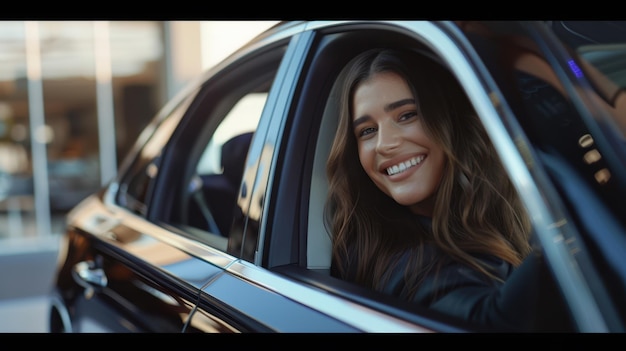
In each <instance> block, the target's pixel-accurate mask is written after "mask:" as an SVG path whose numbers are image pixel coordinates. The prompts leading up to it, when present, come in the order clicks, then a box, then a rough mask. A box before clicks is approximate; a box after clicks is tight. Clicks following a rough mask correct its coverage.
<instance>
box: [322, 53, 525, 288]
mask: <svg viewBox="0 0 626 351" xmlns="http://www.w3.org/2000/svg"><path fill="white" fill-rule="evenodd" d="M347 69H348V71H347V72H346V75H345V80H344V82H343V87H342V90H341V97H340V99H341V101H340V111H339V125H338V128H337V132H336V135H335V139H334V141H333V145H332V148H331V151H330V155H329V158H328V161H327V165H326V167H327V168H326V171H327V177H328V180H329V192H328V193H329V195H328V198H327V202H326V206H325V212H324V220H325V225H326V226H327V229H328V230H329V232H330V233H331V235H332V243H333V244H332V268H333V272H334V273H333V274H335V275H338V276H339V277H341V278H346V271H347V270H350V271H352V272H354V276H353V277H352V278H351V279H352V280H353V281H354V282H355V283H358V284H361V285H364V286H367V287H371V288H373V289H375V290H382V289H383V287H384V285H385V282H386V280H387V278H388V277H387V276H386V273H388V272H390V271H391V268H393V267H394V266H396V265H397V264H398V261H399V259H400V255H401V254H403V253H406V252H407V250H409V252H410V255H409V265H408V266H407V267H406V269H405V271H404V277H405V281H406V284H407V289H408V292H406V294H408V296H409V297H411V296H412V295H413V294H415V291H416V290H417V288H418V287H419V284H420V282H421V280H422V279H423V278H424V277H425V276H426V275H427V274H428V273H429V272H430V271H431V270H437V269H439V268H440V267H441V265H442V264H445V263H446V262H450V261H457V262H461V263H463V264H465V265H467V266H469V267H472V268H473V269H476V270H478V271H480V272H482V273H484V274H485V275H486V276H488V277H491V278H495V276H494V275H493V274H492V273H491V272H490V269H489V267H488V266H486V265H484V264H482V263H481V261H480V260H477V259H476V255H481V254H487V255H493V256H496V257H499V258H501V259H502V260H505V261H506V262H509V263H511V264H512V265H513V266H518V265H519V264H520V263H521V262H522V260H523V259H524V257H525V256H526V255H527V254H529V253H530V251H531V246H530V243H529V238H530V221H529V219H528V216H527V213H526V211H525V209H524V207H523V204H522V203H521V201H520V199H519V197H518V194H517V192H516V190H515V189H514V187H513V185H512V183H511V182H510V179H509V178H508V176H507V174H506V172H505V170H504V168H503V166H502V164H501V162H500V160H499V158H498V155H497V154H496V151H495V149H494V147H493V145H492V144H491V142H490V139H489V137H488V135H487V133H486V131H485V129H484V128H483V126H482V124H481V121H480V119H479V118H478V116H477V115H476V113H475V111H474V109H473V107H472V106H471V104H470V102H469V100H468V99H467V96H466V95H465V93H464V91H463V90H462V89H461V87H460V85H459V84H458V82H457V81H456V80H455V78H454V77H453V76H452V74H451V73H450V72H449V71H448V70H447V69H445V68H444V67H443V66H442V65H440V64H439V63H437V62H435V61H434V60H433V59H431V58H429V57H426V56H424V55H423V54H418V53H414V52H411V51H394V50H390V49H373V50H369V51H366V52H364V53H362V54H361V55H359V56H357V57H356V58H355V59H353V60H352V61H351V63H350V64H349V67H348V68H347ZM389 71H391V72H395V73H397V74H399V75H400V76H401V77H404V79H405V80H406V81H407V83H408V84H409V86H410V88H411V89H412V91H413V95H414V97H415V100H416V102H417V105H418V114H420V115H421V116H422V121H423V122H422V123H423V125H424V128H425V129H426V132H427V133H428V134H429V136H430V137H431V139H432V140H434V141H435V142H436V143H437V144H439V145H440V146H441V147H442V148H443V150H444V153H445V155H446V164H445V169H444V172H443V178H442V180H441V182H440V185H439V188H438V190H437V192H436V194H435V197H436V199H435V205H434V211H433V216H432V222H431V223H432V228H427V227H426V226H425V225H423V224H421V223H420V221H419V220H416V215H414V214H412V213H411V212H410V210H409V209H408V207H406V206H402V205H400V204H398V203H397V202H395V201H394V200H393V199H392V198H390V197H389V196H387V195H386V194H384V193H383V192H382V191H381V190H379V189H378V187H377V186H376V185H375V184H374V182H373V181H372V180H371V179H370V178H369V177H368V176H367V174H366V173H365V171H364V170H363V168H362V166H361V164H360V161H359V156H358V149H357V140H356V137H355V136H354V133H353V128H352V117H353V116H352V99H353V96H354V92H355V90H356V89H357V87H358V86H359V84H361V83H362V82H363V81H365V80H367V79H369V78H370V77H372V75H374V74H376V73H380V72H389ZM424 244H430V245H434V246H435V247H436V248H437V249H438V250H439V252H441V253H443V254H440V255H436V257H437V258H436V259H434V260H432V259H431V258H429V259H422V258H423V248H424ZM405 256H406V255H405ZM348 267H350V268H348Z"/></svg>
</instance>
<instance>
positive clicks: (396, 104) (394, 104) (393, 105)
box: [352, 99, 415, 129]
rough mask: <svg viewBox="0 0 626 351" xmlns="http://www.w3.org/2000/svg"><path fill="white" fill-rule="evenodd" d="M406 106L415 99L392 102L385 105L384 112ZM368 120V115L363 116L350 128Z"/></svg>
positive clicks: (413, 102)
mask: <svg viewBox="0 0 626 351" xmlns="http://www.w3.org/2000/svg"><path fill="white" fill-rule="evenodd" d="M408 104H415V99H402V100H398V101H394V102H392V103H390V104H388V105H386V106H385V107H384V110H385V112H389V111H393V110H395V109H397V108H398V107H400V106H404V105H408ZM369 119H370V116H369V115H365V116H361V117H359V118H356V119H355V120H354V121H352V128H353V129H354V128H356V127H358V126H359V125H360V124H362V123H365V122H366V121H367V120H369Z"/></svg>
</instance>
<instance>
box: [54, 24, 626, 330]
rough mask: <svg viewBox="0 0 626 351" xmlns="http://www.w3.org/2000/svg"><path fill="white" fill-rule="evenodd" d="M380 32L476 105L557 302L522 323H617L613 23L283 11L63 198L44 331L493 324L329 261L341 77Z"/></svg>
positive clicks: (620, 76) (617, 109)
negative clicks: (112, 167) (357, 277)
mask: <svg viewBox="0 0 626 351" xmlns="http://www.w3.org/2000/svg"><path fill="white" fill-rule="evenodd" d="M381 46H383V47H390V48H395V47H402V48H411V49H413V50H415V51H418V52H420V53H422V54H423V55H428V56H430V57H433V58H436V59H437V60H439V61H440V62H442V63H444V64H445V65H446V66H447V67H448V68H449V70H450V71H451V72H452V73H453V74H454V75H455V76H456V78H457V79H458V81H459V83H460V84H461V85H462V87H463V88H464V90H465V91H466V93H467V95H468V96H469V98H470V100H471V102H472V104H473V105H474V107H475V109H476V111H477V112H478V114H479V115H480V118H481V121H482V122H483V124H484V125H485V128H486V129H487V132H488V134H489V136H490V138H491V139H492V141H493V143H494V145H495V147H496V149H497V152H498V155H499V156H500V158H501V159H502V161H503V163H504V165H505V168H506V171H507V172H506V173H507V174H503V177H510V179H511V180H512V182H513V183H514V185H515V186H516V188H517V190H518V191H519V193H520V194H521V197H522V200H523V202H524V204H525V206H526V208H527V209H528V212H529V214H530V216H531V218H532V222H533V223H532V226H533V230H534V233H535V236H536V238H537V239H538V243H539V244H540V247H539V248H538V250H541V252H542V254H543V256H544V257H545V260H546V262H547V265H548V267H549V272H548V273H549V274H547V275H546V279H548V280H550V282H551V283H552V284H554V290H553V291H552V293H553V294H551V296H549V297H546V299H548V304H549V305H554V306H562V307H563V308H562V309H560V310H559V309H557V310H559V311H562V312H560V314H558V315H554V312H553V311H554V310H553V309H551V308H545V307H546V306H548V305H543V306H537V313H538V314H539V315H540V318H541V317H545V320H546V321H550V322H549V323H548V322H546V323H543V324H542V327H540V328H539V327H538V328H537V329H536V330H530V331H533V332H544V331H546V332H552V331H566V332H624V331H625V330H626V328H625V326H626V298H625V297H626V255H625V253H626V226H625V225H626V211H625V206H626V202H625V201H624V199H626V144H625V137H626V92H625V90H624V89H625V88H626V23H624V22H613V21H601V22H586V21H521V22H518V21H503V22H500V21H488V22H474V21H449V22H448V21H441V22H439V21H360V20H351V21H334V20H333V21H319V22H318V21H310V22H308V21H303V22H298V21H296V22H282V23H279V24H277V25H276V26H274V27H273V28H270V29H269V30H267V31H266V32H265V33H263V34H261V35H259V36H258V37H257V38H255V39H254V40H252V41H251V42H250V43H248V44H247V45H245V46H244V47H242V48H241V49H240V50H238V51H236V52H235V53H234V54H233V55H231V56H229V57H228V58H227V59H225V60H224V61H223V62H221V63H220V64H219V65H217V66H216V67H214V68H212V69H210V70H209V71H208V72H206V73H205V74H204V75H203V76H201V77H198V80H197V81H196V82H194V83H192V84H190V86H188V87H187V88H186V89H185V90H184V91H182V92H181V93H180V94H179V95H178V96H177V97H176V98H175V99H173V101H171V102H170V103H169V104H167V105H166V106H164V108H163V109H162V110H161V111H160V113H158V115H157V116H156V117H155V118H154V120H153V121H152V122H151V124H150V125H149V126H148V127H147V128H146V129H145V130H144V131H143V133H142V134H141V135H140V137H139V139H138V141H137V143H136V144H135V146H134V148H133V149H132V150H131V152H130V154H129V155H128V156H127V157H126V158H125V160H124V163H123V165H122V166H121V167H120V169H119V173H118V177H117V178H116V179H115V180H114V181H112V182H111V183H110V184H109V185H107V186H106V187H104V188H103V189H101V191H99V192H97V193H95V194H93V195H90V196H89V197H88V198H86V199H85V200H83V201H82V202H81V203H80V204H78V205H77V206H76V207H75V208H74V209H73V210H72V211H71V212H70V213H69V214H68V217H67V231H66V233H65V235H64V240H63V245H62V250H61V257H60V258H59V266H58V269H57V275H56V280H55V284H54V289H53V292H52V296H51V301H52V302H51V307H50V321H49V323H50V324H49V326H50V331H51V332H183V333H194V332H220V333H221V332H224V333H239V332H330V333H336V332H337V333H344V332H392V333H398V332H453V333H456V332H483V331H492V330H493V331H497V328H496V329H489V328H485V327H483V326H479V325H473V324H472V323H469V322H466V321H462V320H456V319H455V318H452V317H450V316H446V315H440V314H436V313H434V312H433V311H429V310H427V309H425V308H422V307H420V306H415V305H412V304H409V303H406V302H403V301H399V300H398V299H395V298H392V297H390V296H387V295H383V294H381V293H378V292H374V291H371V290H369V289H365V288H363V287H359V286H356V285H354V284H352V283H348V282H345V281H342V280H340V279H337V278H335V277H334V276H331V274H330V264H331V238H330V235H329V234H328V232H327V230H326V228H325V226H324V221H323V209H324V202H325V199H326V194H327V186H328V185H327V180H326V173H325V162H326V159H327V155H328V152H329V148H330V146H331V143H332V139H333V136H334V132H335V130H336V123H337V118H336V111H337V102H338V97H337V88H336V85H337V84H336V83H337V82H338V81H339V78H340V77H341V73H342V69H343V68H344V67H345V65H346V64H347V63H348V62H349V61H350V60H351V59H352V58H353V57H355V56H356V55H357V54H358V53H360V52H363V51H365V50H367V49H370V48H373V47H381ZM520 64H522V66H523V67H524V69H520ZM549 314H550V315H549Z"/></svg>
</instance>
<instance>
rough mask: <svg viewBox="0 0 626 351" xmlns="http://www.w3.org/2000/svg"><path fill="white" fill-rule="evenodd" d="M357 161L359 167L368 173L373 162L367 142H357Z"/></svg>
mask: <svg viewBox="0 0 626 351" xmlns="http://www.w3.org/2000/svg"><path fill="white" fill-rule="evenodd" d="M358 150H359V162H360V163H361V167H363V169H364V170H365V172H366V173H368V174H369V173H370V170H371V167H372V163H373V162H374V161H373V159H374V154H373V150H372V148H371V147H369V146H368V143H359V145H358Z"/></svg>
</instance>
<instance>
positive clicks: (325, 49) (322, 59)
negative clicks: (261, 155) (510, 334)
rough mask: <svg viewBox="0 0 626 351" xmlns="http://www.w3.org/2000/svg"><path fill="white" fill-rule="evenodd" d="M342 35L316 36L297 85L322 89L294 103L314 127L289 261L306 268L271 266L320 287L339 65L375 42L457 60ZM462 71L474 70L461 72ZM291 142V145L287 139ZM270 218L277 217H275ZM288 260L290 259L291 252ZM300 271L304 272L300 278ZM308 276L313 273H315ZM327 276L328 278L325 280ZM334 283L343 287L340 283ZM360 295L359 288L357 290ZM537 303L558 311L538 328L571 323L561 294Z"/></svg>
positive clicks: (394, 38) (381, 38)
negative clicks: (312, 56)
mask: <svg viewBox="0 0 626 351" xmlns="http://www.w3.org/2000/svg"><path fill="white" fill-rule="evenodd" d="M342 35H343V38H341V36H337V37H336V38H333V37H332V36H327V37H325V38H322V39H319V41H320V43H321V44H320V46H319V47H320V52H318V53H317V54H316V55H317V56H316V58H317V62H315V63H312V64H311V65H310V71H309V72H308V73H307V77H309V80H310V81H308V82H306V83H303V85H304V87H303V88H302V90H303V91H307V88H308V87H310V86H314V87H323V88H324V89H326V90H318V91H316V92H315V94H313V93H310V92H309V93H310V95H311V96H315V97H316V99H314V100H313V99H310V98H307V97H306V96H303V97H302V99H301V101H300V102H299V104H300V109H301V110H302V111H306V112H307V113H306V121H309V122H307V123H311V122H310V121H311V120H313V121H315V122H312V123H313V125H315V126H316V127H314V128H311V132H312V133H314V134H313V136H312V137H309V138H310V139H309V140H313V142H312V144H310V145H309V146H308V147H307V148H304V149H306V150H307V151H305V152H301V153H300V154H301V155H302V154H304V155H309V156H308V162H310V163H309V165H308V166H300V167H299V168H304V169H307V170H310V173H308V178H307V174H305V175H304V177H305V178H304V184H303V185H302V189H303V195H302V198H303V199H304V200H305V201H307V202H308V203H307V206H305V207H301V208H305V209H307V211H306V213H303V214H301V218H302V222H303V223H306V226H302V225H301V226H300V228H304V229H302V231H303V232H304V233H305V234H301V238H305V239H303V240H302V239H301V241H300V242H301V243H303V245H304V247H305V251H301V253H300V256H299V257H300V259H299V260H296V261H297V262H293V261H291V262H292V263H297V264H298V265H299V266H300V267H306V272H300V271H298V269H296V268H294V267H293V266H290V267H287V266H286V265H287V264H288V263H289V261H288V260H287V259H285V260H284V261H283V262H284V264H285V265H284V266H279V267H278V268H276V269H277V270H279V271H280V272H282V273H284V274H287V275H291V276H293V277H296V278H298V277H300V278H301V279H306V280H307V281H310V280H311V277H312V276H311V275H310V274H311V272H315V273H321V275H320V276H319V277H317V278H315V279H313V280H314V281H317V282H318V283H320V284H323V285H324V286H326V284H331V286H335V285H333V284H334V283H332V277H331V279H330V280H328V278H329V274H330V271H331V249H332V238H331V236H330V234H329V232H328V229H329V228H327V227H326V226H325V225H324V218H323V213H324V205H325V200H326V196H327V194H328V181H327V177H326V160H327V158H328V153H329V150H330V146H331V144H332V142H333V138H334V134H335V132H336V130H337V118H338V117H337V116H338V99H339V95H338V94H339V91H338V89H337V87H338V85H339V83H340V81H341V77H342V73H343V72H342V69H343V67H345V64H346V63H347V62H348V61H349V60H350V59H351V58H353V57H355V56H356V55H357V54H358V53H359V52H361V51H365V50H367V49H369V48H374V47H376V46H385V47H401V48H407V47H408V48H413V49H414V50H415V51H418V52H421V53H423V54H424V55H426V56H428V57H430V58H435V59H436V60H440V61H441V62H444V63H445V64H446V65H452V64H454V63H455V62H456V61H455V60H457V59H458V57H454V58H450V57H446V53H445V52H444V53H439V55H438V54H435V53H434V52H432V51H431V50H429V49H428V48H427V47H425V46H424V45H423V44H421V43H420V41H418V40H416V39H415V38H412V37H410V36H405V35H402V34H399V33H397V32H393V31H382V30H381V31H371V32H366V31H361V32H359V31H354V32H353V33H350V32H349V31H346V33H343V34H342ZM365 36H366V37H367V40H363V38H364V37H365ZM347 41H350V42H351V43H352V45H342V43H345V42H347ZM464 74H475V73H472V72H465V73H464ZM460 84H463V81H462V80H460ZM465 90H466V91H467V90H471V89H469V88H465ZM480 94H481V93H480V92H475V93H474V95H473V97H472V98H478V96H479V95H480ZM482 94H483V97H484V96H486V95H487V94H486V92H482ZM320 96H324V97H325V99H326V103H325V104H324V105H323V106H322V107H319V97H320ZM309 100H311V101H309ZM302 120H305V118H304V117H303V118H302ZM298 123H302V122H298ZM296 124H297V123H296ZM296 128H298V127H297V126H296V125H294V127H293V129H292V131H291V132H293V133H295V134H296V135H300V134H299V133H301V132H298V131H296ZM302 129H304V128H302V127H300V128H299V129H298V130H302ZM290 138H291V139H295V138H297V137H295V136H293V135H290ZM291 139H290V140H291ZM299 139H303V140H304V139H305V138H304V137H303V136H301V137H300V138H299ZM292 147H294V148H296V146H295V145H293V144H292ZM284 159H285V161H284V162H285V163H284V164H283V165H282V169H293V168H296V167H297V166H296V165H299V164H298V163H297V162H296V160H290V159H289V157H288V156H285V157H284ZM283 172H284V171H283ZM503 176H504V177H507V176H509V175H508V174H504V173H503ZM286 178H287V177H286V176H284V175H283V176H281V178H279V179H286ZM285 183H286V181H285V180H281V186H282V187H283V188H285V189H287V187H288V186H287V185H284V184H285ZM292 194H293V193H292ZM285 196H286V195H285ZM292 197H293V196H292ZM285 202H286V201H285ZM279 203H280V201H279ZM295 204H296V205H295V206H298V202H295ZM288 211H289V209H287V208H279V209H276V212H278V213H281V214H282V217H281V218H284V216H285V214H286V213H289V212H288ZM276 218H277V219H278V216H277V217H276ZM278 226H279V224H275V225H274V227H278ZM286 227H289V228H290V229H291V228H294V226H293V225H288V226H286ZM284 230H285V232H286V231H287V230H288V229H287V228H285V229H284ZM276 231H277V230H276ZM272 235H274V236H275V235H280V233H276V232H274V233H272ZM294 240H295V239H294ZM535 244H536V243H535V242H533V245H535ZM272 259H275V257H272ZM291 259H292V260H293V256H292V257H291ZM277 265H278V263H277ZM302 275H306V278H302ZM313 276H317V274H316V275H313ZM541 279H544V281H543V282H542V288H543V289H546V290H548V291H549V290H551V289H552V288H554V289H556V287H555V285H554V281H553V278H552V277H550V276H549V275H546V276H545V277H542V278H541ZM329 281H330V282H331V283H329ZM338 284H340V285H341V286H343V282H342V283H338ZM338 286H339V285H338ZM333 290H334V289H333ZM341 290H342V289H339V291H341ZM334 291H335V290H334ZM355 291H356V290H355ZM348 294H351V293H348ZM360 294H363V293H362V292H361V293H360ZM372 296H373V298H374V299H378V298H381V297H377V296H376V295H372ZM379 301H381V300H379ZM385 301H386V302H385V304H389V305H388V306H392V305H393V306H397V305H396V304H400V305H402V303H401V302H400V301H399V300H385ZM541 303H542V304H545V305H553V306H554V310H557V311H558V313H555V314H554V315H552V316H550V317H549V318H547V317H546V319H545V321H543V322H542V323H543V326H544V327H546V326H547V327H548V328H549V327H551V326H550V325H549V324H550V323H554V325H558V327H557V328H564V329H567V328H570V327H571V325H570V324H569V323H570V322H569V319H568V318H569V317H568V315H567V314H566V312H564V310H562V309H561V308H562V304H563V300H562V297H560V296H557V294H555V293H554V292H552V293H547V294H545V296H544V299H543V300H542V301H541ZM404 308H406V309H407V310H408V309H411V310H413V313H415V312H416V311H418V312H417V313H418V314H420V315H423V316H425V315H429V312H428V311H425V310H421V309H419V308H417V309H414V308H415V306H410V307H409V306H404ZM557 323H558V324H557ZM470 327H471V328H481V326H480V325H471V326H470ZM540 327H541V326H540Z"/></svg>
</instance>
